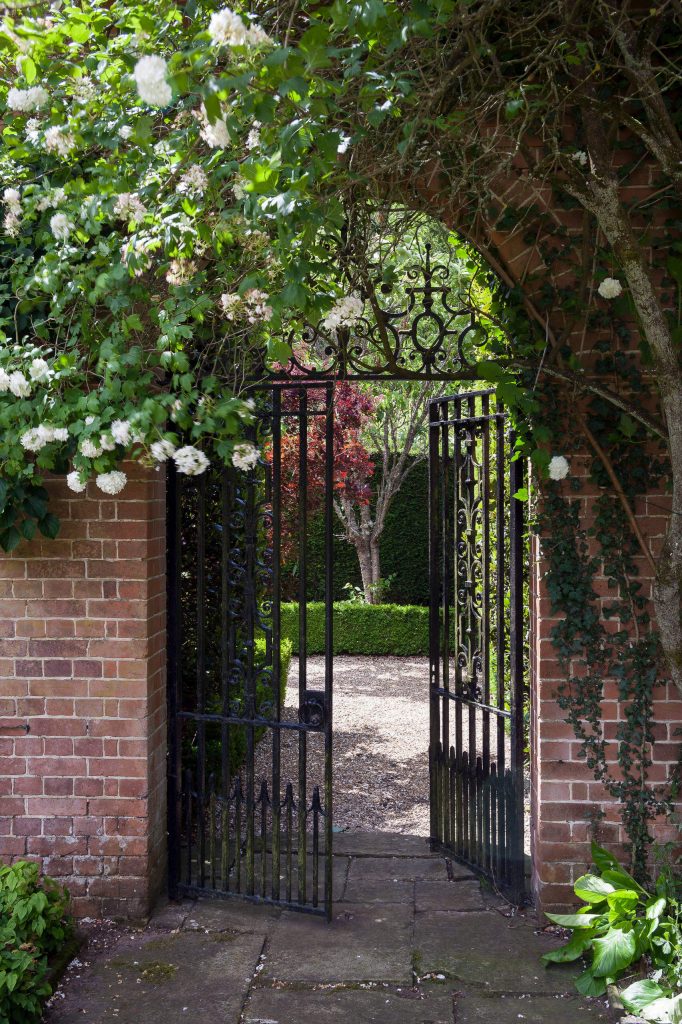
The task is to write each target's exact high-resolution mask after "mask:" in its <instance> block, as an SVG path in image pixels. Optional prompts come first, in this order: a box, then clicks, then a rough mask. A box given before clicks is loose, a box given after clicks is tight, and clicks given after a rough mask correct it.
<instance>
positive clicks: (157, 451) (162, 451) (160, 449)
mask: <svg viewBox="0 0 682 1024" xmlns="http://www.w3.org/2000/svg"><path fill="white" fill-rule="evenodd" d="M150 451H151V453H152V458H153V459H154V461H155V462H166V461H167V460H168V459H170V457H171V455H172V454H173V452H174V451H175V445H174V444H173V442H172V441H166V439H165V438H164V439H163V440H162V441H154V442H153V444H152V445H151V447H150Z"/></svg>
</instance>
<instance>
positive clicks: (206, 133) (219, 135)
mask: <svg viewBox="0 0 682 1024" xmlns="http://www.w3.org/2000/svg"><path fill="white" fill-rule="evenodd" d="M199 120H200V121H201V123H202V127H201V131H200V135H201V137H202V139H203V140H204V142H206V143H207V144H208V145H209V146H210V147H211V149H225V148H226V147H227V146H229V144H230V133H229V131H228V128H227V122H226V120H225V118H224V117H219V118H218V120H217V121H213V122H211V121H209V119H208V114H207V113H206V107H205V106H204V105H203V103H202V104H201V110H200V112H199Z"/></svg>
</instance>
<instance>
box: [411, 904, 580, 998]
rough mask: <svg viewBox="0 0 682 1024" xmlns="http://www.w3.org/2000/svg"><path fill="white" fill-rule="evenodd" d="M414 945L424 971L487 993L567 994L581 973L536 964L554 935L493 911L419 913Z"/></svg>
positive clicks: (568, 967) (570, 968) (553, 944)
mask: <svg viewBox="0 0 682 1024" xmlns="http://www.w3.org/2000/svg"><path fill="white" fill-rule="evenodd" d="M414 945H415V949H416V950H417V952H418V955H419V957H420V966H421V972H422V973H423V974H426V973H431V972H443V973H444V974H446V975H447V976H448V977H450V978H456V979H457V980H458V981H459V982H461V983H466V985H467V987H469V986H473V987H475V986H481V987H483V988H485V989H487V990H488V991H491V992H508V993H519V992H524V993H526V992H527V993H535V994H538V995H541V994H542V995H554V994H556V993H567V994H570V993H571V991H572V989H573V979H574V978H576V977H577V975H578V973H580V971H579V969H578V970H576V968H575V966H574V965H554V966H552V967H550V968H547V967H544V966H543V965H542V964H541V963H540V957H541V956H542V954H543V953H546V952H547V951H548V950H550V949H554V948H555V947H556V946H560V945H561V940H560V939H557V938H556V936H548V935H536V934H535V925H534V924H533V922H531V921H526V920H524V919H522V918H505V917H503V916H502V915H501V914H497V913H495V912H494V911H492V910H489V911H484V912H483V913H467V914H458V913H444V912H431V913H428V914H418V915H417V917H416V922H415V935H414Z"/></svg>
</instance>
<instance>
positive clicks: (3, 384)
mask: <svg viewBox="0 0 682 1024" xmlns="http://www.w3.org/2000/svg"><path fill="white" fill-rule="evenodd" d="M7 391H9V374H8V373H7V371H6V370H3V369H0V393H3V394H4V393H5V392H7Z"/></svg>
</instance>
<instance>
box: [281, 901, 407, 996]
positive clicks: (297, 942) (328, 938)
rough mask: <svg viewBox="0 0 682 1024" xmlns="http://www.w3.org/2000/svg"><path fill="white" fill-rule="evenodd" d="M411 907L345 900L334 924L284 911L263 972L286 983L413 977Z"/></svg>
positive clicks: (403, 980)
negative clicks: (352, 902)
mask: <svg viewBox="0 0 682 1024" xmlns="http://www.w3.org/2000/svg"><path fill="white" fill-rule="evenodd" d="M412 922H413V913H412V907H410V906H403V905H400V904H392V905H384V906H362V905H360V904H357V905H356V904H348V905H344V904H341V905H340V906H337V907H336V910H335V913H334V918H333V920H332V922H331V924H325V923H324V922H323V921H321V920H320V919H319V918H314V917H307V916H306V915H303V914H296V913H294V912H291V911H285V912H284V913H283V914H282V916H281V917H280V919H279V921H277V922H276V923H275V924H274V925H273V927H272V930H271V932H270V936H269V940H268V949H267V957H266V961H265V967H264V970H263V973H262V977H263V978H264V979H265V978H267V979H269V980H279V981H286V982H308V983H310V984H317V983H322V984H329V983H335V982H361V981H393V982H395V983H396V984H410V983H411V980H412Z"/></svg>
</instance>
